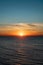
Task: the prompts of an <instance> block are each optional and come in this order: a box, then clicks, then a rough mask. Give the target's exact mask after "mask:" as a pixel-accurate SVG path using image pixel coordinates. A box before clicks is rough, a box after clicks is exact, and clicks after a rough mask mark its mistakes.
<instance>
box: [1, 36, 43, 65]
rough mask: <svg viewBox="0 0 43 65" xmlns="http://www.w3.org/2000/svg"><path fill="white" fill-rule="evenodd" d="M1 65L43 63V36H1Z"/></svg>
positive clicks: (41, 64) (33, 64)
mask: <svg viewBox="0 0 43 65" xmlns="http://www.w3.org/2000/svg"><path fill="white" fill-rule="evenodd" d="M0 65H43V36H36V37H35V36H34V37H16V36H0Z"/></svg>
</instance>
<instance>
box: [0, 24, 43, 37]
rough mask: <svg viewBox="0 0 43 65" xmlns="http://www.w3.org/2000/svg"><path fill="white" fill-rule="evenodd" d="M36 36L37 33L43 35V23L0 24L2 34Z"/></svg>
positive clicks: (0, 33)
mask: <svg viewBox="0 0 43 65" xmlns="http://www.w3.org/2000/svg"><path fill="white" fill-rule="evenodd" d="M1 35H4V36H8V35H13V36H19V35H23V36H32V35H33V36H34V35H35V36H36V35H43V24H26V23H25V24H24V23H19V24H14V25H13V24H12V25H11V24H10V25H2V26H0V36H1Z"/></svg>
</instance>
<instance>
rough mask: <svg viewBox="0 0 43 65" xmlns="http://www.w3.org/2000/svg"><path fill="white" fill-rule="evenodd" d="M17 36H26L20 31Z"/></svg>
mask: <svg viewBox="0 0 43 65" xmlns="http://www.w3.org/2000/svg"><path fill="white" fill-rule="evenodd" d="M17 35H18V36H25V34H24V32H23V31H19V32H18V33H17Z"/></svg>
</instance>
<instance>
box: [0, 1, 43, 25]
mask: <svg viewBox="0 0 43 65" xmlns="http://www.w3.org/2000/svg"><path fill="white" fill-rule="evenodd" d="M18 22H22V23H23V22H24V23H26V22H27V23H37V22H38V23H43V0H0V24H6V23H8V24H9V23H18Z"/></svg>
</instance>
